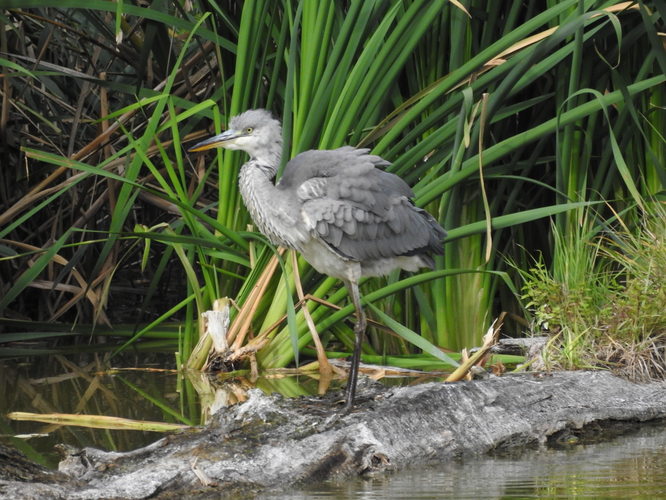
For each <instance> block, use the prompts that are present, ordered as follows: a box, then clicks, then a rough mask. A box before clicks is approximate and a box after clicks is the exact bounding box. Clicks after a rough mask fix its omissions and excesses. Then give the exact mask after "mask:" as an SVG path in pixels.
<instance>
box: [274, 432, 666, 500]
mask: <svg viewBox="0 0 666 500" xmlns="http://www.w3.org/2000/svg"><path fill="white" fill-rule="evenodd" d="M261 498H263V499H273V500H277V499H287V498H288V499H292V500H299V499H308V500H317V499H330V498H349V499H364V500H371V499H382V500H384V499H404V498H410V499H424V500H425V499H509V498H516V499H517V498H598V499H602V498H631V499H655V498H666V426H664V425H663V424H662V425H648V424H643V426H642V427H640V428H639V429H636V430H635V431H632V432H631V433H630V434H625V435H623V436H620V437H618V438H615V439H613V440H611V441H609V442H604V443H596V444H590V445H575V446H572V447H570V448H568V449H559V450H555V449H542V450H529V451H527V452H525V453H523V454H521V455H520V456H519V457H518V458H511V457H480V458H467V459H464V460H458V461H453V462H448V463H445V464H441V465H438V466H430V467H425V468H418V469H412V470H403V471H400V472H398V473H395V474H393V475H387V476H379V477H376V478H371V479H367V480H358V481H345V482H344V483H327V484H324V485H317V486H314V487H312V488H308V489H303V490H298V491H289V492H288V493H280V494H270V493H269V494H265V495H262V496H261Z"/></svg>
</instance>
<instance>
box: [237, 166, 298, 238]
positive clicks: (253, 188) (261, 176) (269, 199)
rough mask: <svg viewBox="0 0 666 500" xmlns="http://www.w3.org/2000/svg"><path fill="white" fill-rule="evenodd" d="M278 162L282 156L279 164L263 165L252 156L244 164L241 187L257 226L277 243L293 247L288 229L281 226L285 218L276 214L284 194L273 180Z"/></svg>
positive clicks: (240, 175) (239, 183)
mask: <svg viewBox="0 0 666 500" xmlns="http://www.w3.org/2000/svg"><path fill="white" fill-rule="evenodd" d="M278 164H279V158H278V162H277V163H275V164H262V163H260V161H259V160H258V159H255V158H253V159H251V160H250V161H249V162H247V163H246V164H245V165H243V166H242V167H241V171H240V174H239V176H238V187H239V189H240V193H241V195H242V196H243V201H244V202H245V206H246V207H247V210H248V212H250V216H251V217H252V221H253V222H254V224H255V225H256V226H257V229H259V231H261V232H262V233H263V234H264V235H266V236H267V237H268V239H269V240H271V242H272V243H273V244H276V245H282V246H288V247H289V246H292V244H291V242H289V241H286V240H285V239H284V238H283V234H284V231H282V230H281V229H280V227H281V224H282V223H283V219H284V217H281V216H280V215H281V214H280V215H278V214H277V213H276V206H278V205H279V202H278V200H279V199H280V197H281V193H280V192H279V190H278V188H277V187H275V184H274V181H273V179H274V178H275V174H276V172H277V165H278Z"/></svg>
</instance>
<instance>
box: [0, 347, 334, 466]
mask: <svg viewBox="0 0 666 500" xmlns="http://www.w3.org/2000/svg"><path fill="white" fill-rule="evenodd" d="M132 366H134V367H139V368H132ZM119 367H120V368H119ZM165 367H166V368H165ZM339 386H341V382H339V381H334V382H333V385H332V389H334V390H335V389H337V388H339ZM252 387H258V388H259V389H261V390H262V391H264V392H265V393H267V394H271V393H274V392H278V393H281V394H283V395H284V396H287V397H296V396H301V395H311V394H317V392H318V390H319V381H318V380H317V376H316V374H313V376H312V377H308V376H300V377H293V376H291V377H289V376H285V375H283V374H279V373H277V374H276V373H274V374H267V375H266V376H262V377H259V378H257V379H255V380H252V381H250V380H249V379H248V378H245V377H243V376H242V374H241V375H240V376H237V377H234V378H231V379H227V380H225V379H224V378H222V377H210V376H208V375H206V374H202V373H200V372H187V373H182V372H178V371H176V369H175V363H174V361H173V356H172V355H159V354H158V353H151V354H143V353H142V355H141V357H140V358H139V357H136V358H134V357H133V356H132V355H131V354H129V355H125V356H124V357H123V356H116V357H114V358H113V359H112V360H109V359H108V358H107V357H105V356H104V355H98V354H86V355H76V356H63V355H55V356H50V357H35V358H30V359H25V360H22V361H21V360H15V359H5V360H0V439H2V440H4V441H6V442H9V443H10V444H11V445H13V446H14V447H16V448H18V449H20V450H21V451H22V452H23V453H24V454H26V455H27V456H28V457H29V458H31V459H32V460H34V461H36V462H38V463H41V464H43V465H46V466H49V467H56V466H57V464H58V461H59V459H60V456H59V454H58V453H57V451H56V450H55V445H57V444H61V443H63V444H67V445H71V446H74V447H77V448H82V447H86V446H92V447H95V448H100V449H103V450H107V451H128V450H133V449H136V448H139V447H142V446H145V445H147V444H150V443H152V442H154V441H156V440H157V439H159V438H160V437H162V434H160V433H156V432H148V431H136V430H107V429H92V428H85V427H75V426H71V425H70V426H63V425H56V424H43V423H39V422H33V421H16V420H10V419H8V418H6V414H7V413H9V412H31V413H39V414H52V413H66V414H83V415H104V416H113V417H123V418H127V419H134V420H142V421H146V420H147V421H155V422H170V423H180V424H186V425H194V426H196V425H201V424H203V423H205V422H206V421H207V420H208V418H209V417H210V415H212V414H214V413H215V412H217V411H220V409H221V408H224V407H226V406H229V405H232V404H236V403H238V402H242V401H244V400H245V399H246V398H247V391H248V389H250V388H252ZM17 436H20V437H17Z"/></svg>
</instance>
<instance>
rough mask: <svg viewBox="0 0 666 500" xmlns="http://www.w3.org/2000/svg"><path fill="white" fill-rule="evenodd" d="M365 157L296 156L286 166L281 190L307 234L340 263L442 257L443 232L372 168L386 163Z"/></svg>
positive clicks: (357, 152)
mask: <svg viewBox="0 0 666 500" xmlns="http://www.w3.org/2000/svg"><path fill="white" fill-rule="evenodd" d="M367 152H368V150H363V149H356V148H351V147H346V148H340V149H336V150H332V151H308V152H306V153H301V154H300V155H298V156H296V157H295V158H294V159H293V160H292V161H290V162H289V163H288V164H287V168H286V169H285V175H284V176H283V179H282V180H281V181H280V185H281V186H280V187H282V188H283V189H291V190H293V191H294V194H295V195H296V196H297V198H298V200H299V202H300V204H301V210H300V212H301V216H302V218H303V222H304V223H305V225H306V226H307V227H308V228H309V230H310V232H311V234H312V235H313V236H315V237H317V238H319V239H321V240H322V241H324V242H325V243H326V244H328V246H329V247H330V248H331V249H332V250H334V251H335V252H337V253H338V254H339V255H341V256H343V257H345V258H348V259H352V260H357V261H368V260H374V259H379V258H389V257H396V256H401V255H414V254H417V253H433V252H434V253H441V240H442V239H443V238H444V236H445V233H444V230H443V229H442V228H441V227H440V226H439V224H438V223H437V221H435V219H434V218H433V217H432V216H430V214H428V213H427V212H425V211H424V210H422V209H420V208H418V207H415V206H414V205H413V204H412V202H411V201H410V198H411V197H412V196H413V193H412V190H411V189H410V188H409V186H408V185H407V184H406V183H405V182H404V181H403V180H402V179H401V178H400V177H398V176H396V175H393V174H390V173H387V172H384V171H382V170H379V169H378V168H376V167H377V166H384V165H388V163H387V162H386V161H385V160H383V159H381V158H380V157H378V156H373V155H369V154H367ZM283 183H284V184H283Z"/></svg>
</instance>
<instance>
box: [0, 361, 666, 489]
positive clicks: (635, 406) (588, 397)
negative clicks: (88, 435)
mask: <svg viewBox="0 0 666 500" xmlns="http://www.w3.org/2000/svg"><path fill="white" fill-rule="evenodd" d="M664 389H666V384H665V383H663V382H662V383H650V384H634V383H631V382H629V381H627V380H624V379H621V378H618V377H615V376H613V375H611V374H610V373H608V372H558V373H552V374H534V373H529V374H521V375H505V376H503V377H491V378H489V379H486V380H480V381H471V382H459V383H454V384H444V383H434V382H433V383H427V384H422V385H417V386H411V387H400V388H391V389H386V388H383V387H382V386H381V385H379V384H376V383H372V382H370V381H369V380H364V383H363V384H361V386H360V390H359V402H358V404H357V406H356V407H355V408H354V410H353V411H352V412H350V413H349V414H347V415H343V414H342V413H341V411H340V408H339V406H336V403H335V396H339V395H330V396H326V397H323V398H319V397H310V398H299V399H284V398H282V397H281V396H277V395H270V396H267V395H264V394H262V393H261V392H260V391H258V390H252V391H251V394H250V397H249V399H248V400H247V401H246V402H245V403H242V404H238V405H235V406H233V407H230V408H225V409H222V410H221V411H220V412H218V413H217V414H216V415H215V416H213V418H212V420H211V422H210V424H209V425H207V426H206V427H205V428H204V429H201V430H196V431H190V432H184V433H180V434H174V435H171V436H168V437H165V438H163V439H161V440H159V441H157V442H156V443H153V444H151V445H149V446H147V447H144V448H141V449H138V450H134V451H131V452H126V453H118V452H105V451H100V450H96V449H92V448H85V449H82V450H70V451H68V452H67V456H66V457H65V458H64V460H63V461H62V462H61V463H60V466H59V473H57V474H54V477H55V479H53V481H50V480H49V476H48V475H43V474H42V475H38V476H37V477H35V480H34V481H33V482H29V483H26V482H25V481H26V478H25V477H23V478H22V479H19V478H12V477H9V476H6V475H4V476H3V475H2V474H0V493H1V494H3V495H6V496H7V497H9V498H68V499H76V498H86V499H97V498H133V499H139V498H149V497H150V498H172V497H176V496H182V495H186V496H187V498H193V497H196V496H197V495H200V496H211V497H215V498H219V497H221V496H235V495H239V494H247V493H250V492H256V491H261V490H262V489H266V488H270V489H272V490H275V489H278V488H286V487H288V486H289V485H293V484H305V483H311V482H317V481H324V480H327V479H334V478H342V477H349V476H354V475H359V474H377V473H382V472H383V471H385V470H387V469H392V470H396V469H400V468H402V467H406V466H408V465H410V466H413V465H414V464H417V463H424V464H425V463H433V462H442V461H446V460H450V459H451V458H453V457H457V456H461V455H469V454H484V453H489V452H494V451H498V450H518V449H520V448H524V447H534V446H537V447H538V446H543V445H547V444H548V442H549V440H550V441H558V440H559V439H560V438H561V436H563V435H572V434H575V433H577V432H581V431H584V430H585V429H586V428H588V427H594V428H595V429H596V430H597V432H598V430H599V429H600V428H601V429H603V428H604V427H612V426H613V424H614V423H618V422H623V423H638V422H644V421H651V420H656V419H663V418H666V390H664ZM63 477H66V478H70V480H69V481H66V480H65V481H64V480H63ZM22 481H23V482H22Z"/></svg>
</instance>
